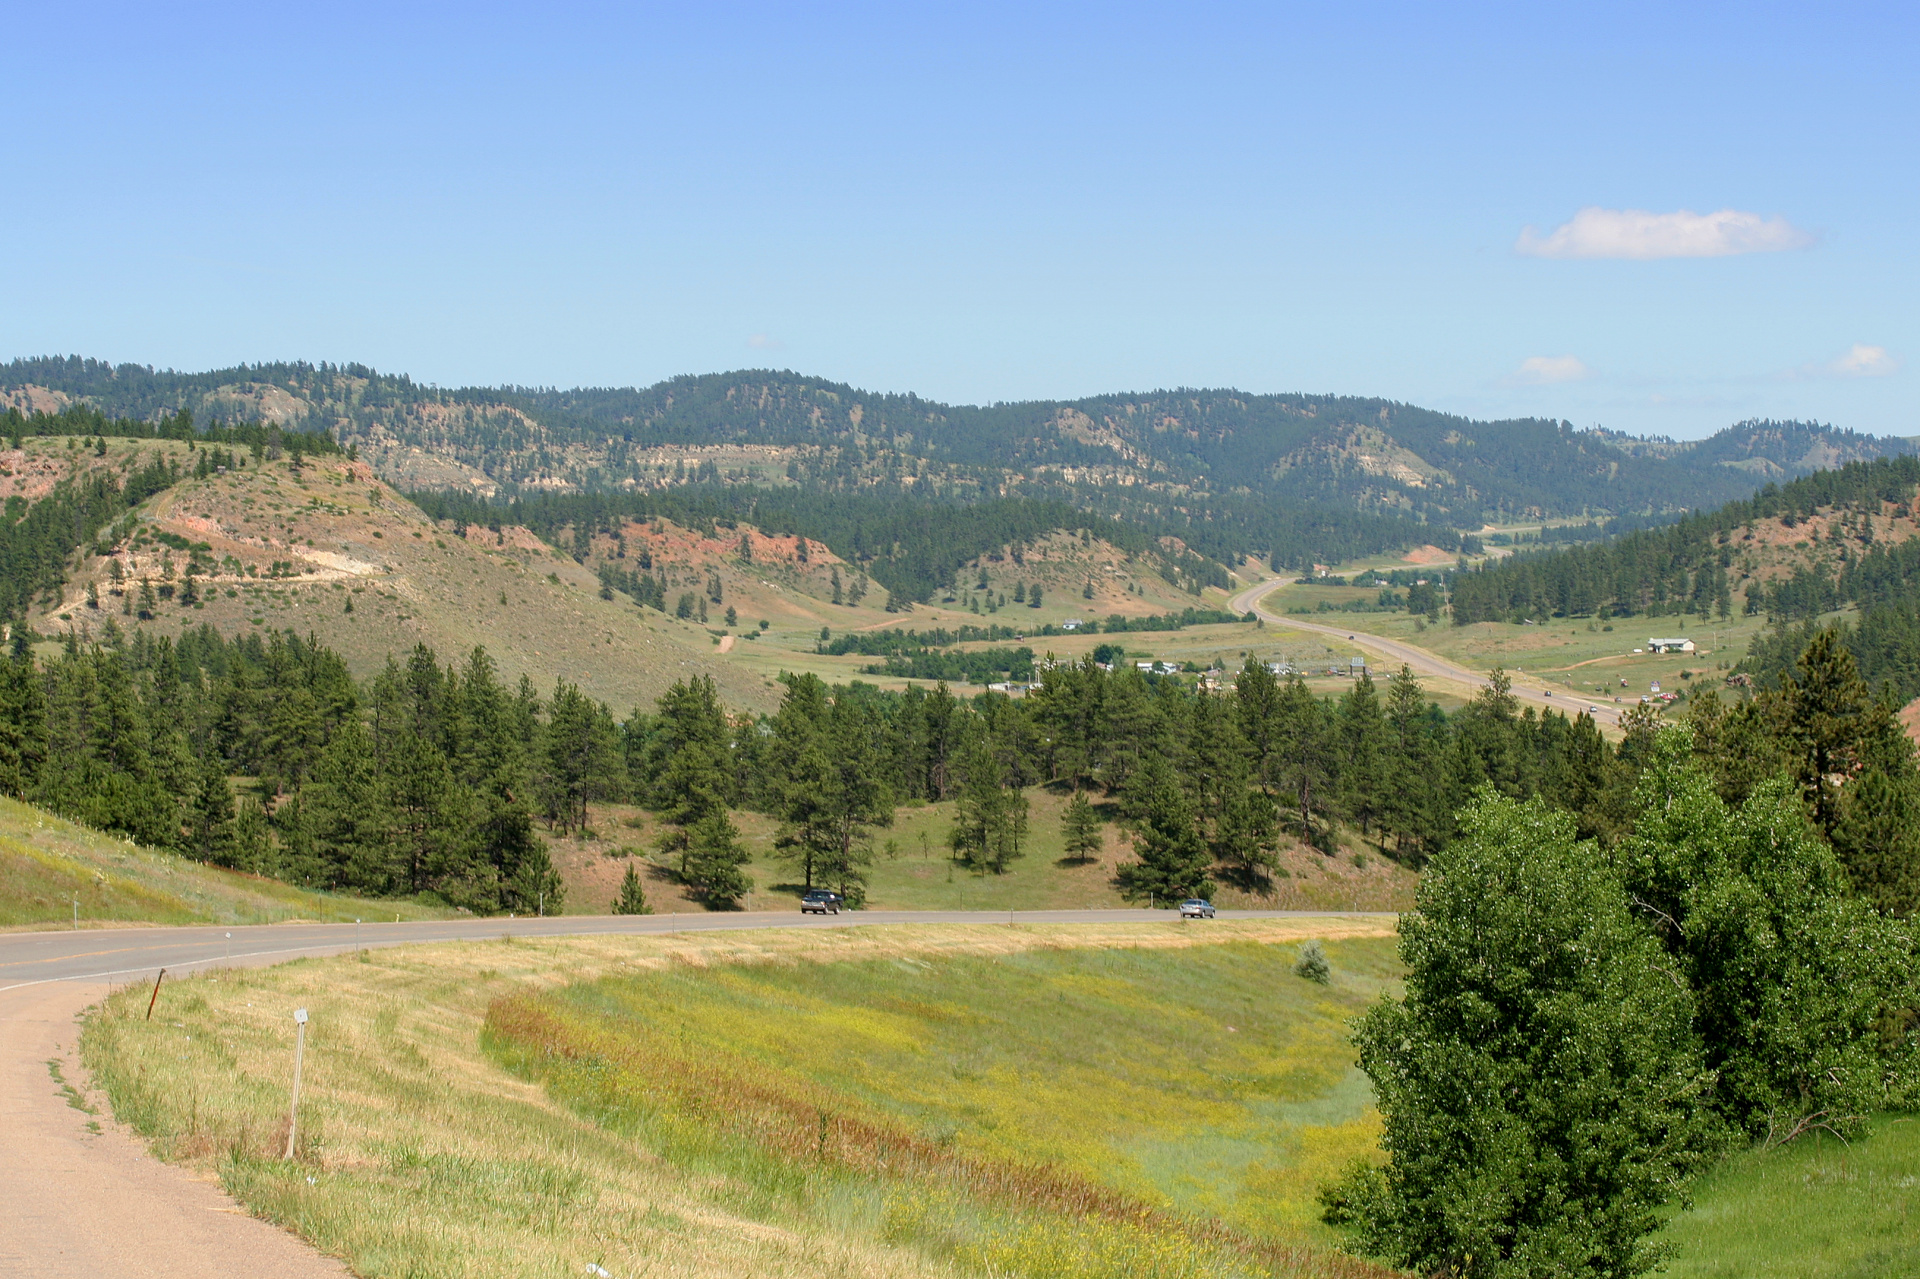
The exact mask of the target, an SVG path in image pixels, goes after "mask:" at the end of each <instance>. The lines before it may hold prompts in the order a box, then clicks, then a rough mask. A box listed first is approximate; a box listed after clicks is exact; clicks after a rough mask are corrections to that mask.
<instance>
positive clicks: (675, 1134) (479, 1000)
mask: <svg viewBox="0 0 1920 1279" xmlns="http://www.w3.org/2000/svg"><path fill="white" fill-rule="evenodd" d="M1389 928H1390V921H1385V920H1357V919H1330V918H1321V919H1302V918H1294V919H1282V920H1246V921H1225V920H1222V921H1217V922H1216V923H1213V924H1209V925H1187V926H1181V925H1178V924H1172V923H1139V924H1125V925H1069V926H1053V927H1048V928H1034V927H1025V926H1021V927H1010V926H1008V925H1005V924H999V925H984V924H983V925H958V926H913V927H891V928H866V929H859V930H851V931H846V932H841V931H839V930H832V931H820V930H774V931H764V932H757V933H735V934H728V935H715V934H705V935H690V936H684V937H653V938H633V937H628V938H614V937H606V938H574V939H564V940H552V941H528V940H524V939H518V940H513V941H506V940H500V941H493V942H481V943H465V944H459V945H436V946H420V947H406V948H398V949H394V950H384V951H371V952H363V953H362V954H361V955H360V956H358V957H354V956H343V957H338V958H334V959H325V960H311V961H300V962H296V963H291V964H286V965H282V966H279V967H276V968H271V969H247V970H231V971H228V972H222V973H213V974H209V975H207V976H204V977H196V978H193V979H190V980H187V981H183V982H181V983H180V984H179V985H177V986H171V985H170V986H169V987H167V988H166V989H165V990H163V992H162V995H161V1005H160V1011H159V1012H158V1013H157V1014H156V1016H155V1018H154V1020H153V1021H151V1022H147V1021H144V1020H143V1019H142V1016H141V1014H142V1012H143V1011H144V1006H145V1005H144V1002H142V1001H143V1000H144V995H143V994H141V993H139V992H134V991H131V990H130V991H128V992H125V993H123V994H121V995H117V996H115V997H113V998H111V999H109V1000H108V1001H107V1003H106V1005H105V1006H104V1007H103V1008H102V1009H101V1010H100V1011H99V1012H98V1013H96V1014H95V1015H94V1016H93V1017H92V1018H91V1019H90V1020H89V1022H88V1023H87V1025H86V1027H85V1030H84V1034H83V1039H82V1053H83V1056H84V1058H85V1061H86V1063H87V1065H88V1066H89V1067H90V1069H91V1072H92V1076H93V1078H94V1080H95V1083H96V1086H97V1087H99V1088H101V1089H103V1090H104V1091H105V1093H106V1094H107V1096H108V1098H109V1099H110V1100H111V1103H112V1109H113V1113H114V1114H115V1115H116V1116H117V1117H118V1118H119V1119H121V1120H123V1121H125V1122H128V1123H130V1124H132V1125H133V1126H134V1127H135V1128H136V1129H137V1130H138V1131H139V1132H141V1133H142V1134H144V1135H145V1136H146V1138H147V1139H148V1140H149V1142H150V1143H151V1145H152V1147H153V1149H154V1150H155V1152H156V1153H157V1154H159V1155H160V1156H161V1157H162V1158H166V1159H169V1160H173V1161H177V1162H181V1163H185V1164H187V1165H189V1166H191V1167H193V1168H195V1169H197V1170H200V1171H202V1172H204V1173H207V1174H210V1175H215V1176H218V1177H219V1179H220V1180H221V1181H222V1182H223V1183H224V1184H225V1185H226V1186H227V1188H228V1189H229V1190H230V1191H231V1192H232V1193H233V1194H234V1195H235V1196H236V1197H237V1198H238V1199H239V1200H240V1201H241V1202H242V1203H243V1204H245V1205H246V1206H247V1208H248V1209H249V1210H250V1211H253V1212H255V1213H257V1214H259V1215H261V1216H262V1217H264V1218H266V1219H268V1220H271V1221H275V1222H277V1223H280V1224H282V1225H285V1226H287V1227H288V1228H290V1229H293V1230H296V1231H297V1232H299V1233H300V1234H302V1235H303V1236H305V1237H306V1238H308V1239H309V1240H311V1241H312V1242H314V1243H315V1244H316V1245H317V1246H319V1247H320V1248H321V1249H323V1250H325V1251H327V1252H329V1253H332V1254H334V1255H337V1256H340V1257H342V1258H344V1259H345V1260H346V1261H347V1262H348V1263H349V1264H350V1265H351V1266H352V1267H353V1269H354V1270H355V1272H356V1273H358V1274H361V1275H366V1276H442V1275H445V1276H455V1275H458V1276H494V1275H499V1276H509V1275H511V1276H529V1275H538V1276H545V1275H553V1276H561V1275H572V1276H577V1275H579V1274H581V1273H583V1272H584V1271H585V1268H586V1266H587V1265H588V1264H589V1263H591V1264H594V1265H598V1266H601V1267H603V1268H604V1269H605V1270H606V1271H607V1272H608V1273H609V1274H611V1275H613V1276H616V1277H617V1279H632V1277H633V1276H644V1275H659V1276H666V1275H674V1276H706V1275H713V1276H720V1275H726V1276H734V1275H744V1274H764V1275H782V1276H801V1277H808V1276H816V1275H817V1276H823V1277H824V1276H829V1275H833V1276H895V1275H898V1276H936V1275H938V1276H956V1275H986V1274H998V1275H1008V1274H1029V1275H1047V1276H1063V1277H1064V1276H1068V1275H1092V1274H1102V1275H1108V1274H1110V1275H1122V1274H1125V1275H1155V1274H1158V1275H1169V1276H1171V1275H1181V1276H1188V1275H1192V1276H1198V1275H1232V1274H1247V1275H1303V1276H1305V1275H1315V1276H1366V1275H1375V1274H1379V1273H1382V1272H1380V1271H1378V1270H1376V1269H1375V1268H1373V1267H1372V1266H1370V1265H1368V1264H1366V1263H1364V1262H1359V1261H1356V1260H1353V1259H1351V1258H1347V1257H1344V1256H1343V1255H1341V1254H1339V1253H1337V1252H1335V1251H1332V1250H1330V1249H1327V1248H1325V1247H1324V1246H1322V1245H1321V1244H1320V1242H1319V1241H1321V1240H1322V1239H1324V1236H1323V1235H1321V1233H1320V1228H1319V1227H1318V1226H1317V1225H1316V1224H1315V1223H1314V1222H1313V1220H1312V1211H1311V1207H1310V1202H1309V1201H1310V1199H1311V1194H1312V1185H1313V1182H1314V1181H1315V1179H1316V1178H1317V1177H1319V1176H1320V1175H1321V1174H1322V1173H1323V1172H1324V1171H1326V1170H1328V1169H1330V1168H1332V1167H1335V1166H1337V1165H1338V1164H1339V1163H1340V1162H1341V1161H1342V1160H1344V1159H1345V1158H1346V1157H1347V1156H1349V1155H1350V1154H1352V1153H1355V1152H1357V1151H1360V1150H1364V1149H1365V1148H1366V1147H1367V1145H1368V1144H1369V1142H1370V1141H1371V1139H1372V1133H1373V1127H1372V1120H1371V1118H1370V1115H1369V1112H1368V1109H1367V1106H1366V1099H1365V1090H1364V1088H1363V1087H1360V1086H1358V1085H1357V1084H1356V1081H1355V1076H1354V1075H1353V1073H1352V1071H1351V1064H1352V1051H1351V1049H1350V1048H1349V1047H1348V1046H1347V1045H1346V1043H1345V1040H1344V1022H1345V1019H1346V1018H1347V1017H1348V1016H1350V1015H1351V1014H1352V1013H1353V1012H1355V1011H1357V1010H1358V1008H1359V1007H1361V1006H1362V1005H1363V1004H1364V1003H1365V1001H1366V1000H1367V999H1368V998H1370V997H1371V996H1372V994H1373V993H1374V992H1376V991H1377V990H1379V989H1382V988H1384V987H1385V986H1386V985H1388V984H1389V983H1391V981H1392V980H1393V974H1394V969H1393V965H1392V959H1391V946H1392V939H1391V937H1390V936H1389V935H1388V934H1389ZM1311 937H1319V938H1324V939H1326V941H1327V948H1328V952H1329V954H1330V955H1331V957H1332V959H1333V967H1334V980H1333V983H1332V985H1331V986H1330V987H1319V986H1315V985H1312V984H1311V983H1308V982H1306V981H1304V980H1303V979H1301V978H1298V977H1295V976H1294V975H1293V974H1292V972H1291V962H1292V959H1293V956H1294V955H1295V954H1296V953H1297V949H1298V946H1299V945H1300V943H1302V942H1303V941H1305V940H1306V939H1308V938H1311ZM296 1007H305V1008H308V1009H309V1010H310V1013H311V1016H312V1022H311V1024H310V1026H309V1030H308V1039H307V1047H306V1058H305V1082H304V1090H305V1092H304V1097H305V1100H304V1102H303V1108H302V1112H301V1122H300V1129H299V1151H298V1155H297V1157H296V1158H295V1159H294V1160H293V1161H291V1162H284V1161H282V1160H281V1159H279V1158H278V1155H279V1153H280V1150H281V1149H282V1147H283V1146H284V1143H285V1140H286V1132H287V1128H286V1102H287V1085H288V1080H289V1076H290V1073H291V1066H292V1049H293V1021H292V1017H291V1013H292V1010H293V1009H294V1008H296ZM490 1013H491V1016H492V1018H493V1023H492V1047H491V1050H489V1048H487V1047H486V1046H484V1045H483V1040H484V1039H485V1038H486V1037H487V1021H488V1018H489V1015H490ZM516 1014H520V1015H522V1016H521V1020H519V1021H516V1020H515V1016H516ZM535 1014H537V1016H535ZM528 1017H532V1018H533V1020H531V1021H529V1020H527V1018H528ZM537 1026H545V1027H548V1028H550V1029H553V1030H554V1031H555V1033H556V1034H558V1033H562V1032H564V1033H565V1034H566V1035H570V1036H574V1037H576V1038H575V1039H573V1040H569V1041H564V1042H563V1041H562V1040H559V1039H556V1040H554V1041H553V1042H551V1043H541V1042H536V1041H533V1040H530V1039H528V1038H527V1037H526V1034H525V1033H524V1032H526V1031H528V1030H529V1029H530V1028H534V1027H537ZM1229 1027H1232V1029H1228V1028H1229ZM580 1036H587V1037H594V1036H598V1037H600V1038H599V1039H595V1040H594V1044H595V1045H598V1047H597V1048H596V1049H595V1051H594V1052H587V1053H582V1052H580V1051H578V1049H580V1048H581V1047H582V1045H583V1043H584V1042H585V1041H583V1040H580V1039H579V1038H578V1037H580ZM549 1049H551V1050H552V1051H551V1053H549ZM596 1053H597V1055H596ZM569 1054H571V1055H569ZM636 1054H637V1055H636ZM666 1061H671V1062H675V1063H678V1065H677V1066H676V1067H675V1068H674V1069H671V1070H657V1071H655V1072H654V1073H651V1074H643V1075H635V1074H633V1073H632V1071H633V1069H634V1067H635V1066H636V1065H637V1064H640V1063H642V1062H655V1063H659V1062H666ZM740 1071H745V1072H746V1073H745V1074H744V1075H743V1074H740V1073H738V1072H740ZM722 1077H724V1078H727V1079H730V1080H733V1081H734V1082H735V1083H736V1084H737V1085H738V1086H739V1087H740V1089H741V1091H739V1092H738V1093H733V1094H729V1095H728V1096H727V1097H725V1098H722V1099H714V1098H709V1099H708V1100H707V1101H705V1102H702V1101H701V1100H700V1094H699V1089H700V1088H701V1087H704V1086H705V1085H706V1084H707V1083H709V1082H711V1081H713V1080H715V1079H717V1078H722ZM602 1085H606V1086H607V1087H610V1088H611V1089H612V1091H611V1092H608V1091H606V1090H605V1089H604V1088H602V1087H601V1086H602ZM630 1085H632V1086H630ZM795 1104H797V1105H798V1106H799V1107H800V1110H799V1111H798V1112H797V1113H796V1112H794V1111H793V1110H792V1109H791V1107H792V1106H793V1105H795ZM782 1106H786V1107H788V1109H786V1110H781V1109H780V1107H782ZM782 1115H784V1120H782V1119H781V1118H780V1116H782ZM743 1116H744V1117H746V1118H747V1119H751V1120H753V1121H754V1122H755V1123H758V1122H760V1121H761V1120H765V1121H766V1124H765V1126H762V1127H760V1128H758V1129H753V1128H752V1126H751V1124H748V1125H745V1126H743V1125H742V1124H741V1123H738V1122H735V1121H736V1120H739V1119H741V1118H742V1117H743ZM823 1116H824V1123H823V1122H822V1120H823ZM782 1124H784V1127H783V1126H782ZM763 1139H764V1140H763ZM875 1151H882V1152H883V1162H884V1157H885V1155H887V1154H890V1155H891V1156H892V1157H893V1160H894V1162H892V1163H891V1164H888V1165H885V1166H875V1164H874V1162H873V1160H872V1159H871V1158H868V1157H867V1156H870V1155H872V1154H873V1152H875Z"/></svg>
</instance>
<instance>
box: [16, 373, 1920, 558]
mask: <svg viewBox="0 0 1920 1279" xmlns="http://www.w3.org/2000/svg"><path fill="white" fill-rule="evenodd" d="M0 404H11V405H13V406H15V407H18V408H20V409H22V410H23V411H31V410H36V409H37V410H42V411H58V410H60V409H62V408H66V407H68V406H70V405H75V404H85V405H88V406H91V407H93V408H95V409H97V410H99V411H102V412H104V413H107V414H110V415H124V416H130V417H142V418H152V417H154V416H157V415H160V414H171V413H175V412H177V411H179V410H182V409H185V410H187V411H189V412H191V413H192V414H194V415H195V416H196V417H198V418H201V419H203V420H204V419H207V418H212V419H215V420H227V421H234V420H245V421H252V420H260V419H264V420H268V421H274V422H278V423H281V424H282V425H288V426H304V427H307V428H310V429H311V428H324V429H326V430H328V431H330V432H332V433H333V434H334V435H335V436H336V438H338V439H339V440H340V441H341V443H342V444H355V445H358V446H359V448H360V450H361V452H362V455H363V456H365V457H367V458H368V460H370V461H371V462H372V463H373V464H374V465H375V466H376V467H377V468H378V469H380V470H381V472H382V473H383V474H384V475H386V476H387V477H388V478H390V479H393V480H394V481H396V482H398V483H401V484H403V485H405V486H407V487H413V488H448V487H459V488H462V489H465V490H467V491H478V492H481V493H483V494H486V495H489V496H494V495H498V496H503V497H511V496H516V495H519V494H522V493H529V492H540V491H547V492H551V491H561V492H593V491H607V490H616V489H621V488H634V487H642V488H644V487H653V486H660V485H664V484H666V483H669V482H671V481H673V480H679V479H683V478H689V477H696V478H707V476H706V475H705V474H703V473H701V472H700V471H699V470H698V469H697V468H698V467H699V465H700V462H701V460H702V459H701V458H700V457H698V456H693V455H694V454H697V453H698V452H699V451H701V450H706V451H710V452H713V451H719V452H725V451H727V450H732V451H733V453H734V454H735V456H731V457H720V458H708V459H707V460H709V461H713V462H715V465H716V468H720V467H725V466H727V465H728V463H729V462H730V463H732V465H733V467H734V469H736V470H739V469H742V468H743V463H744V461H745V458H744V456H741V454H742V453H743V451H745V452H753V453H756V454H757V462H758V465H759V466H761V467H763V468H766V469H767V470H768V471H769V473H771V474H774V475H781V474H784V475H785V476H786V477H790V478H795V479H809V480H813V481H816V482H819V483H826V484H838V485H842V486H857V485H860V484H863V483H866V484H877V483H885V482H887V481H889V480H893V481H898V480H900V479H901V478H902V477H903V476H904V477H906V478H907V479H908V480H909V482H911V483H917V484H919V485H920V486H922V487H923V488H925V489H928V490H932V491H946V492H960V493H976V492H978V493H981V494H982V495H985V496H997V495H1004V494H1006V493H1007V492H1008V491H1009V490H1010V489H1011V488H1016V487H1017V488H1019V489H1020V490H1021V491H1023V492H1026V493H1031V494H1039V495H1044V496H1050V497H1058V498H1061V499H1063V500H1068V501H1071V502H1073V503H1075V504H1076V505H1080V506H1084V507H1092V508H1094V509H1098V510H1100V511H1102V512H1103V513H1106V514H1121V515H1125V514H1131V513H1135V512H1137V511H1139V510H1141V509H1142V508H1143V507H1154V508H1156V510H1157V512H1158V513H1164V511H1165V509H1166V508H1167V507H1169V506H1179V507H1185V508H1191V507H1193V506H1194V505H1195V504H1196V503H1197V504H1202V505H1206V506H1208V507H1210V508H1211V507H1212V506H1214V505H1221V506H1224V507H1227V508H1231V507H1232V506H1233V505H1234V504H1236V503H1246V502H1252V503H1256V504H1268V505H1270V504H1271V503H1272V502H1273V501H1275V500H1283V501H1286V502H1288V503H1292V504H1299V503H1312V504H1324V505H1328V506H1332V507H1339V508H1344V509H1346V510H1353V509H1355V508H1358V509H1360V510H1371V511H1378V512H1382V513H1393V514H1401V515H1407V516H1412V517H1413V518H1415V519H1418V520H1421V521H1425V522H1428V523H1431V524H1438V525H1446V526H1452V527H1455V528H1467V529H1472V528H1477V527H1479V526H1480V524H1481V523H1482V522H1483V521H1485V520H1488V519H1493V520H1502V519H1512V518H1520V519H1525V518H1546V517H1555V516H1564V515H1582V514H1584V515H1593V516H1608V515H1624V514H1648V513H1655V514H1657V513H1661V512H1673V511H1680V510H1689V509H1695V508H1700V507H1710V506H1717V505H1719V504H1721V503H1723V502H1726V501H1729V500H1733V499H1735V498H1740V497H1744V496H1747V495H1748V494H1750V493H1752V492H1753V491H1754V490H1755V489H1756V488H1757V487H1759V485H1761V484H1762V483H1764V482H1766V481H1768V480H1777V479H1782V478H1789V477H1792V476H1795V475H1800V474H1805V473H1807V472H1808V471H1811V470H1813V469H1815V468H1817V467H1823V466H1824V467H1832V466H1838V465H1843V464H1844V463H1846V462H1848V461H1852V460H1856V459H1863V458H1873V457H1881V456H1888V455H1892V454H1896V453H1902V452H1907V451H1910V450H1911V448H1912V445H1911V444H1910V442H1908V441H1905V440H1894V439H1878V438H1875V437H1871V436H1863V435H1858V434H1856V433H1854V432H1851V431H1843V430H1837V429H1835V428H1832V427H1828V426H1821V425H1816V424H1808V423H1794V422H1788V423H1780V422H1747V423H1742V424H1740V425H1737V426H1732V427H1729V428H1727V429H1726V430H1724V431H1722V432H1720V433H1719V434H1717V435H1715V436H1713V437H1712V438H1711V439H1708V440H1705V441H1701V442H1699V443H1697V444H1676V443H1673V442H1671V441H1641V440H1635V439H1632V438H1630V437H1623V436H1619V435H1617V434H1614V433H1611V432H1605V431H1577V430H1575V429H1573V427H1572V426H1571V424H1568V423H1564V422H1555V421H1551V420H1542V419H1521V420H1513V421H1502V422H1481V421H1474V420H1471V419H1468V418H1462V417H1456V416H1452V415H1449V414H1445V413H1437V412H1434V411H1431V410H1428V409H1422V408H1418V407H1415V406H1412V405H1405V404H1398V403H1394V402H1391V401H1387V400H1381V399H1373V398H1365V397H1347V396H1331V395H1325V396H1316V395H1247V394H1243V393H1241V392H1238V391H1232V390H1179V391H1155V392H1151V393H1147V394H1127V395H1104V396H1095V397H1092V398H1088V399H1082V400H1072V401H1064V400H1036V401H1025V402H1019V403H1006V404H994V405H988V406H983V407H974V406H962V405H947V404H940V403H936V402H934V401H930V400H924V399H921V398H920V397H918V396H914V395H891V394H878V393H873V392H868V391H862V390H859V389H858V388H855V387H851V386H846V385H844V384H840V383H835V382H829V381H825V380H822V379H819V378H810V377H804V376H801V375H800V374H797V373H792V372H774V371H767V370H748V371H741V372H733V373H716V374H706V375H700V376H687V377H679V378H674V379H672V380H670V381H666V382H662V383H659V384H657V385H654V386H651V387H645V388H586V389H576V390H556V389H552V388H539V387H467V388H458V389H444V388H437V387H429V386H424V385H421V384H418V383H415V382H414V381H412V380H411V379H410V378H407V377H405V376H394V375H388V374H381V373H377V372H375V371H374V370H372V369H369V368H366V367H363V366H360V365H329V364H320V365H310V364H304V363H294V364H262V365H252V366H246V367H240V368H231V369H221V370H214V371H211V372H206V373H175V372H170V371H155V370H153V369H150V368H146V367H143V366H138V365H127V364H123V365H117V366H116V365H109V364H107V363H104V362H102V361H98V360H87V359H79V358H50V359H33V360H16V361H14V362H13V363H11V364H9V365H6V366H3V367H0ZM689 468H695V469H692V470H691V471H690V469H689Z"/></svg>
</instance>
